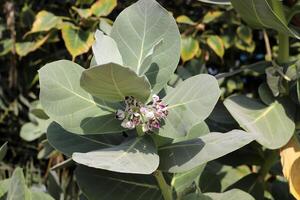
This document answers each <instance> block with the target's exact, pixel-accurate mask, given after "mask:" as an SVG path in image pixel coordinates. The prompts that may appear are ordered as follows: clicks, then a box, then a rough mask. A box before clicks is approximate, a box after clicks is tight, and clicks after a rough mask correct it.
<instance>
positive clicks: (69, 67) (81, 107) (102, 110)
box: [39, 60, 123, 134]
mask: <svg viewBox="0 0 300 200" xmlns="http://www.w3.org/2000/svg"><path fill="white" fill-rule="evenodd" d="M83 71H84V69H83V68H82V67H81V66H79V65H77V64H76V63H73V62H71V61H67V60H60V61H56V62H52V63H49V64H47V65H45V66H44V67H42V68H41V69H40V70H39V76H40V87H41V91H40V102H41V105H42V107H43V108H44V110H45V112H46V113H47V115H49V116H50V118H51V119H52V120H54V121H56V122H57V123H59V124H60V125H61V126H62V127H63V128H64V129H66V130H68V131H70V132H72V133H77V134H83V133H87V134H98V133H116V132H120V131H122V130H123V128H122V127H121V126H120V122H119V121H118V120H116V119H115V114H114V112H115V109H113V108H111V107H110V106H113V105H110V106H108V105H107V103H105V102H104V101H102V100H99V99H95V98H93V97H92V96H91V95H90V94H89V93H87V92H86V91H85V90H84V89H82V88H81V87H80V76H81V74H82V72H83Z"/></svg>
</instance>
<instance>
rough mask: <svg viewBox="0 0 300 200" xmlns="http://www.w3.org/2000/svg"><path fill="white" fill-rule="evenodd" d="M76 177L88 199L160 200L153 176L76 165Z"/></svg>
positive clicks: (160, 196) (159, 193)
mask: <svg viewBox="0 0 300 200" xmlns="http://www.w3.org/2000/svg"><path fill="white" fill-rule="evenodd" d="M75 175H76V179H77V182H78V185H79V187H80V189H81V190H82V191H83V193H84V194H85V195H86V196H87V197H88V199H89V200H99V199H101V200H112V199H123V200H134V199H143V200H162V199H163V198H162V194H161V192H160V189H159V187H158V186H157V183H156V180H155V179H154V177H153V176H146V175H140V174H139V175H137V174H124V173H116V172H110V171H106V170H98V169H93V168H88V167H84V166H79V167H77V169H76V171H75Z"/></svg>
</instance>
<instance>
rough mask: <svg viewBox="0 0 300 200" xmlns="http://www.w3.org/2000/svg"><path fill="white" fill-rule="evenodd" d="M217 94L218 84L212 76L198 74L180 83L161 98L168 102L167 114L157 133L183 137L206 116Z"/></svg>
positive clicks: (217, 97)
mask: <svg viewBox="0 0 300 200" xmlns="http://www.w3.org/2000/svg"><path fill="white" fill-rule="evenodd" d="M219 96H220V89H219V85H218V82H217V80H216V79H215V78H214V77H213V76H210V75H207V74H200V75H197V76H194V77H191V78H189V79H187V80H185V81H184V82H182V83H180V84H179V85H178V86H177V87H176V89H174V90H170V92H169V93H167V95H166V97H165V98H164V99H163V101H164V102H165V103H166V104H168V110H169V115H168V116H167V118H166V119H165V124H164V125H163V126H162V128H160V129H159V133H158V134H159V135H161V136H164V137H169V138H178V137H184V136H185V135H187V133H188V132H189V131H190V129H191V128H192V127H193V126H194V125H196V124H198V123H200V122H202V121H204V120H205V119H206V118H207V117H208V115H209V114H210V113H211V112H212V110H213V108H214V106H215V105H216V103H217V101H218V99H219Z"/></svg>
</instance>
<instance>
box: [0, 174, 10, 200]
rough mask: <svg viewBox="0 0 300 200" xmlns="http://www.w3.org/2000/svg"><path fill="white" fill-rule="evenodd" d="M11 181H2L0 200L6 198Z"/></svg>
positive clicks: (0, 184) (0, 182) (0, 183)
mask: <svg viewBox="0 0 300 200" xmlns="http://www.w3.org/2000/svg"><path fill="white" fill-rule="evenodd" d="M10 182H11V179H4V180H1V181H0V199H2V198H3V197H4V195H5V194H6V193H7V191H8V188H9V186H10Z"/></svg>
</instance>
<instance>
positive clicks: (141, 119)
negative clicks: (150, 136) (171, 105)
mask: <svg viewBox="0 0 300 200" xmlns="http://www.w3.org/2000/svg"><path fill="white" fill-rule="evenodd" d="M125 105H126V107H125V110H121V109H119V110H117V112H116V118H117V119H119V120H121V121H122V123H121V126H122V127H124V128H128V129H134V128H136V127H137V126H141V127H142V130H143V132H149V131H154V130H155V129H159V128H160V127H161V121H162V120H163V119H165V118H166V117H167V116H168V107H167V105H165V104H164V103H163V102H162V100H161V99H160V98H159V96H157V95H153V97H152V104H149V105H145V104H143V103H141V102H139V101H138V100H136V99H135V98H134V97H132V96H130V97H126V98H125Z"/></svg>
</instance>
